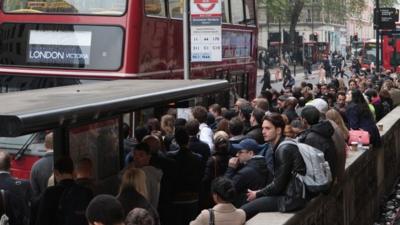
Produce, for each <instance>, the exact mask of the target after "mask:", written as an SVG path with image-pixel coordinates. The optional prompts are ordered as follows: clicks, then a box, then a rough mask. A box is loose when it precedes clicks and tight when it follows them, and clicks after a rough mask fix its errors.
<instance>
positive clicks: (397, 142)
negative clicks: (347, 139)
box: [246, 106, 400, 225]
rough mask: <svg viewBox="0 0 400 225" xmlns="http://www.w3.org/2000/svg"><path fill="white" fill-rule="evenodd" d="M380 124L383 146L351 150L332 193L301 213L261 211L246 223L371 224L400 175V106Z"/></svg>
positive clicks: (299, 224)
mask: <svg viewBox="0 0 400 225" xmlns="http://www.w3.org/2000/svg"><path fill="white" fill-rule="evenodd" d="M379 123H382V124H383V128H384V129H383V131H381V132H380V134H381V137H382V142H383V145H382V147H380V148H375V149H369V150H359V151H357V152H351V153H350V154H349V155H348V157H347V159H346V174H345V178H344V181H343V182H342V183H341V184H336V185H335V186H334V187H333V190H332V191H331V193H330V194H329V195H321V196H319V197H317V198H315V199H313V200H312V201H311V202H310V203H308V205H307V207H306V208H305V209H303V210H301V211H299V212H296V213H260V214H258V215H257V216H255V217H254V218H252V219H251V220H249V221H248V222H247V223H246V224H249V225H256V224H260V225H261V224H268V225H282V224H284V225H328V224H329V225H331V224H332V225H333V224H335V225H372V224H373V223H374V221H375V219H377V218H378V216H379V207H380V205H381V203H382V202H384V200H385V197H386V196H387V195H389V194H390V191H392V189H393V185H395V184H396V181H397V180H396V179H397V177H398V176H399V175H400V173H399V172H400V170H399V169H400V163H399V162H400V106H398V107H397V108H395V109H394V110H392V112H390V113H389V114H388V115H387V116H385V118H383V119H382V120H381V121H379Z"/></svg>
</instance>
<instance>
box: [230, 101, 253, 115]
mask: <svg viewBox="0 0 400 225" xmlns="http://www.w3.org/2000/svg"><path fill="white" fill-rule="evenodd" d="M245 105H251V103H250V102H249V101H247V100H246V99H244V98H238V99H237V100H236V102H235V105H234V107H235V110H236V111H237V112H238V111H239V109H240V108H242V107H243V106H245Z"/></svg>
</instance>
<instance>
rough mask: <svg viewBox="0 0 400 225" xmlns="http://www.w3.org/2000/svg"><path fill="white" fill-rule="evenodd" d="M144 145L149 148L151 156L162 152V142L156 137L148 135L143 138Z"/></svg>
mask: <svg viewBox="0 0 400 225" xmlns="http://www.w3.org/2000/svg"><path fill="white" fill-rule="evenodd" d="M142 142H143V143H146V144H147V146H149V149H150V152H151V154H155V153H157V152H158V151H160V150H161V141H160V138H158V137H157V136H155V135H147V136H145V137H144V138H143V141H142Z"/></svg>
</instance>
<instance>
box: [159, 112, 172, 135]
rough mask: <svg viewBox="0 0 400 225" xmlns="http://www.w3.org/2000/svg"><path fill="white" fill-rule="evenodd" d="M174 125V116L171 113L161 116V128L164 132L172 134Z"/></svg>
mask: <svg viewBox="0 0 400 225" xmlns="http://www.w3.org/2000/svg"><path fill="white" fill-rule="evenodd" d="M174 127H175V117H174V116H172V115H169V114H167V115H164V116H162V117H161V130H162V131H163V132H164V134H173V133H174Z"/></svg>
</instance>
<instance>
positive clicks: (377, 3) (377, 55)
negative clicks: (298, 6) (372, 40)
mask: <svg viewBox="0 0 400 225" xmlns="http://www.w3.org/2000/svg"><path fill="white" fill-rule="evenodd" d="M375 8H376V9H377V12H376V14H377V15H375V16H379V14H380V13H379V0H375ZM375 19H376V20H375V21H376V22H377V21H378V18H375ZM375 29H376V62H375V70H376V72H377V73H379V71H380V65H379V27H378V24H375Z"/></svg>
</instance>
